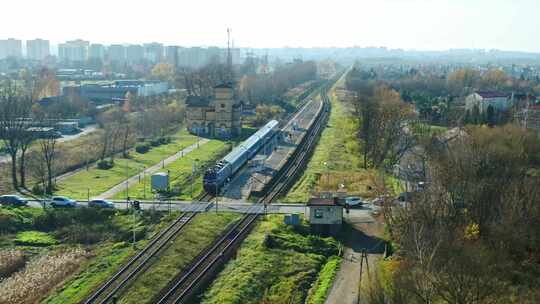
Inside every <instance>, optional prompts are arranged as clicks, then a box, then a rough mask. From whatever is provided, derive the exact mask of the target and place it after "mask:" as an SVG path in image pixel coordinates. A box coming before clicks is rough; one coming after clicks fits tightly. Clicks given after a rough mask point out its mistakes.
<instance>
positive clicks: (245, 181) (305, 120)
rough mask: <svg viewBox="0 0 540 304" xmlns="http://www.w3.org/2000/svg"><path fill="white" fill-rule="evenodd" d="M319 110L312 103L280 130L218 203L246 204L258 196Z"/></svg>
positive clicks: (226, 189) (234, 180)
mask: <svg viewBox="0 0 540 304" xmlns="http://www.w3.org/2000/svg"><path fill="white" fill-rule="evenodd" d="M321 109H322V101H320V100H311V101H310V102H308V103H306V105H305V106H304V107H303V108H302V109H301V110H300V111H298V112H297V113H296V115H295V116H294V117H293V118H292V119H291V120H290V121H289V122H288V123H287V124H286V125H285V126H284V127H283V128H282V132H281V136H280V137H279V138H276V139H275V140H274V141H273V142H272V143H271V144H270V145H267V146H266V147H264V148H263V149H262V150H261V151H260V152H259V153H258V154H257V155H256V156H255V157H254V158H253V159H252V160H250V161H249V163H248V164H247V166H246V167H245V168H244V169H242V170H241V171H240V172H239V173H238V174H237V175H236V177H235V178H234V179H233V180H232V181H231V182H230V183H229V184H228V185H226V186H225V187H224V189H223V190H222V194H221V197H220V200H223V201H234V200H248V199H249V198H250V196H251V194H252V193H253V192H260V191H262V190H263V189H264V187H265V186H266V185H267V184H268V183H269V182H270V181H271V180H272V178H273V177H274V175H275V174H276V173H277V172H279V170H281V168H282V167H283V166H284V165H285V163H286V162H287V160H288V158H289V157H290V156H291V154H292V153H293V152H294V151H295V149H296V148H297V147H298V145H299V144H300V142H301V141H302V139H303V138H304V136H305V134H306V132H307V130H309V128H310V127H311V125H312V124H313V123H314V119H315V117H317V114H318V113H319V112H320V111H321Z"/></svg>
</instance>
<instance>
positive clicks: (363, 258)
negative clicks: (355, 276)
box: [356, 249, 369, 304]
mask: <svg viewBox="0 0 540 304" xmlns="http://www.w3.org/2000/svg"><path fill="white" fill-rule="evenodd" d="M364 262H365V263H366V269H367V276H368V280H369V261H368V254H367V251H366V249H362V253H361V255H360V279H359V281H358V298H357V301H356V303H358V304H360V291H361V290H362V271H363V270H364ZM368 284H369V282H368Z"/></svg>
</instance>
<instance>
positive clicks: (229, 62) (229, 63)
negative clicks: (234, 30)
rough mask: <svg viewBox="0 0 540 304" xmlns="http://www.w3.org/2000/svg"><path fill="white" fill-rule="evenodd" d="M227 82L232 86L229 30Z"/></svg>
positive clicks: (229, 36) (228, 31) (228, 34)
mask: <svg viewBox="0 0 540 304" xmlns="http://www.w3.org/2000/svg"><path fill="white" fill-rule="evenodd" d="M227 74H228V75H227V78H228V79H227V81H228V82H229V84H232V57H231V29H230V28H227Z"/></svg>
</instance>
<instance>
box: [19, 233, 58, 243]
mask: <svg viewBox="0 0 540 304" xmlns="http://www.w3.org/2000/svg"><path fill="white" fill-rule="evenodd" d="M57 243H58V241H57V240H56V239H55V238H54V237H52V236H51V235H50V234H48V233H46V232H41V231H23V232H19V233H18V234H17V238H15V244H16V245H23V246H52V245H56V244H57Z"/></svg>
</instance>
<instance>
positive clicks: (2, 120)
mask: <svg viewBox="0 0 540 304" xmlns="http://www.w3.org/2000/svg"><path fill="white" fill-rule="evenodd" d="M31 100H32V99H31V97H30V96H28V95H25V94H21V91H20V90H19V89H18V88H17V87H16V85H14V84H13V83H10V82H8V83H6V84H4V85H3V87H2V88H1V89H0V138H1V139H2V141H3V142H4V146H5V149H6V150H7V152H8V153H9V155H10V157H11V178H12V184H13V187H15V188H18V187H19V183H18V181H17V157H18V154H19V152H20V150H21V143H22V142H21V139H22V138H25V136H26V135H28V132H27V128H28V126H29V121H28V118H29V115H30V110H31Z"/></svg>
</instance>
